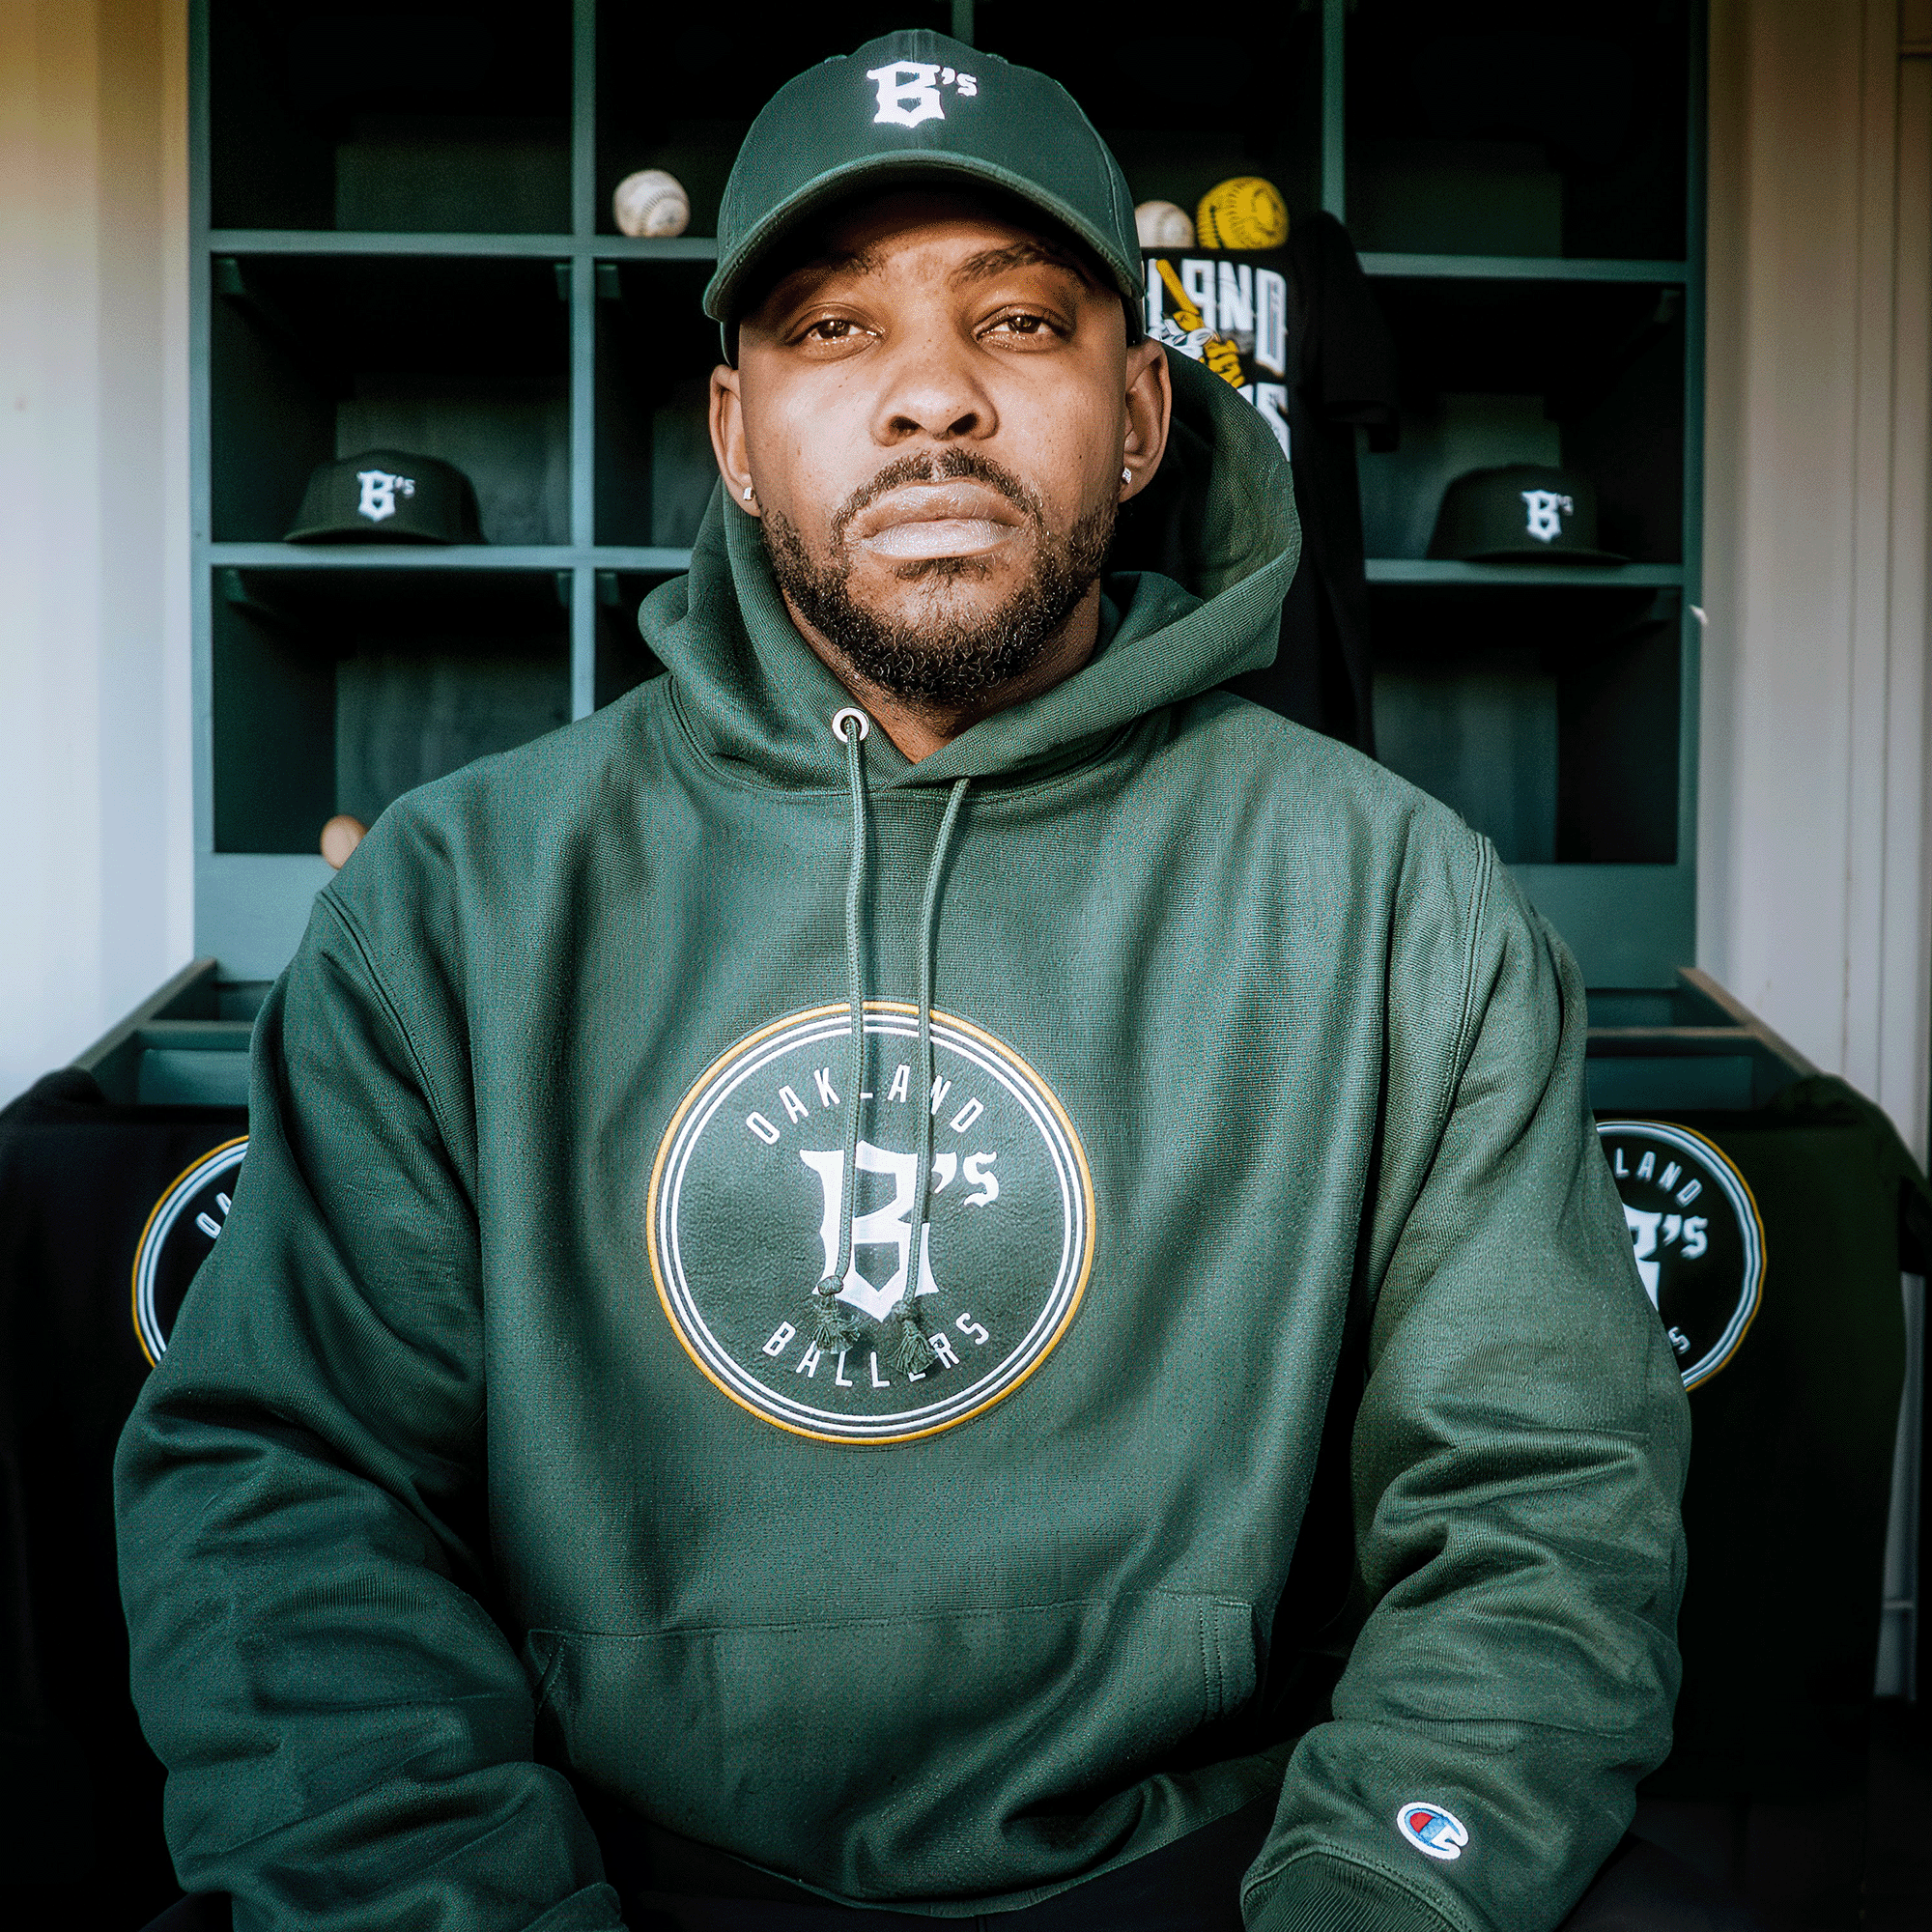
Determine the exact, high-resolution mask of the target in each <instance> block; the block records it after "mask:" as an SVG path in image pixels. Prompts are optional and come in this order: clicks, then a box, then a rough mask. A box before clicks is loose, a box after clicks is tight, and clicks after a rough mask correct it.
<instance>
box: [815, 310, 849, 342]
mask: <svg viewBox="0 0 1932 1932" xmlns="http://www.w3.org/2000/svg"><path fill="white" fill-rule="evenodd" d="M858 333H859V325H858V324H857V323H856V322H854V321H853V320H852V318H851V317H850V316H845V315H828V316H821V317H820V318H819V320H818V321H816V322H814V323H813V324H812V325H811V327H810V328H808V329H807V330H806V331H805V336H804V339H805V340H806V341H808V342H844V341H847V340H848V339H849V338H851V337H852V336H854V335H857V334H858Z"/></svg>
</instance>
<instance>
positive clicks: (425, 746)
mask: <svg viewBox="0 0 1932 1932" xmlns="http://www.w3.org/2000/svg"><path fill="white" fill-rule="evenodd" d="M566 588H567V580H566V581H565V582H564V583H563V584H560V583H559V582H558V580H557V576H556V574H555V573H554V572H550V571H480V570H479V571H469V570H438V571H405V570H394V569H385V570H375V569H371V570H355V569H327V570H321V569H319V570H312V571H310V570H281V569H277V570H222V571H219V572H217V573H216V581H215V583H214V586H213V590H214V595H213V599H212V606H213V672H214V676H213V789H214V849H215V850H216V851H217V852H284V853H313V852H314V851H315V849H316V841H317V839H318V838H319V837H320V835H321V832H322V827H323V825H324V823H325V821H326V820H327V819H328V818H329V817H331V816H332V815H333V814H334V813H336V812H338V811H347V812H352V813H354V815H355V817H357V818H359V819H361V820H362V821H363V822H364V823H365V824H368V823H372V822H373V821H374V820H375V818H376V816H377V814H378V813H380V812H381V811H382V810H384V807H385V806H388V805H389V804H391V803H393V802H394V800H396V799H397V798H399V797H400V796H401V795H402V794H403V793H404V792H406V791H408V790H410V789H411V788H412V786H414V785H419V784H424V783H427V782H428V781H430V780H431V779H435V778H440V777H441V776H442V775H443V774H444V773H445V772H453V771H456V770H457V769H459V768H460V767H461V766H463V765H467V764H469V762H470V761H471V760H472V759H475V758H480V757H483V756H485V755H486V754H488V753H492V752H501V751H507V750H509V749H510V748H511V747H512V746H514V745H520V744H523V743H525V742H526V740H528V739H530V738H534V737H538V736H541V735H542V734H543V733H544V732H545V731H549V730H553V729H554V728H555V727H556V726H558V725H564V724H567V723H568V722H569V718H570V634H569V623H568V613H567V610H566V603H565V597H564V594H563V593H564V591H565V589H566Z"/></svg>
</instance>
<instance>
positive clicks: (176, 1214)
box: [134, 1134, 248, 1368]
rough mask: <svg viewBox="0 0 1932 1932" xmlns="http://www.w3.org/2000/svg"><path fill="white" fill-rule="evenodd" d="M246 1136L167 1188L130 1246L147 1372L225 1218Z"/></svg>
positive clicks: (162, 1350) (138, 1337) (136, 1332)
mask: <svg viewBox="0 0 1932 1932" xmlns="http://www.w3.org/2000/svg"><path fill="white" fill-rule="evenodd" d="M247 1151H248V1136H247V1135H246V1134H242V1135H241V1137H240V1138H239V1139H236V1140H232V1141H223V1142H222V1143H221V1145H220V1146H219V1147H218V1148H211V1149H210V1150H209V1151H208V1152H207V1153H205V1154H203V1155H202V1157H201V1158H200V1159H199V1160H198V1161H196V1162H195V1163H194V1165H193V1166H192V1167H190V1168H188V1169H186V1170H185V1172H184V1173H182V1174H179V1175H177V1176H176V1177H175V1179H173V1180H171V1181H170V1182H169V1183H168V1188H167V1192H166V1193H164V1194H163V1195H162V1196H161V1198H160V1199H159V1200H158V1201H156V1203H155V1206H154V1209H153V1211H152V1212H151V1213H150V1214H149V1216H148V1225H147V1226H146V1227H145V1228H143V1229H142V1230H141V1238H140V1239H139V1240H138V1241H136V1242H135V1243H134V1336H135V1339H136V1340H137V1341H138V1342H139V1343H140V1345H141V1352H142V1353H143V1354H144V1355H146V1356H147V1358H148V1366H149V1367H150V1368H153V1367H154V1365H155V1364H156V1362H158V1361H159V1360H160V1359H161V1357H162V1356H163V1355H164V1354H166V1353H167V1351H168V1336H169V1334H170V1333H171V1332H172V1331H173V1329H174V1325H175V1316H176V1315H177V1313H179V1311H180V1309H181V1305H182V1296H183V1295H185V1293H187V1285H188V1283H189V1282H191V1281H192V1280H193V1279H194V1274H195V1270H196V1269H197V1268H198V1267H200V1265H201V1264H202V1263H203V1262H205V1261H206V1260H207V1259H208V1251H209V1249H210V1248H212V1247H213V1245H214V1243H215V1240H216V1238H217V1236H219V1235H220V1233H221V1226H222V1223H223V1222H224V1221H226V1220H227V1219H228V1204H229V1200H230V1197H231V1196H232V1195H233V1194H234V1191H235V1176H236V1172H237V1170H238V1169H239V1168H240V1167H241V1156H242V1155H243V1154H244V1153H246V1152H247Z"/></svg>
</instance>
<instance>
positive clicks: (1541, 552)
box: [1442, 544, 1630, 564]
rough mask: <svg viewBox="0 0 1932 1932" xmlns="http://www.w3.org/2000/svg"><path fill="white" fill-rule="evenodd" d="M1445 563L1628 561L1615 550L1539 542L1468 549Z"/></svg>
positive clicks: (1627, 558)
mask: <svg viewBox="0 0 1932 1932" xmlns="http://www.w3.org/2000/svg"><path fill="white" fill-rule="evenodd" d="M1442 561H1444V562H1445V563H1579V564H1580V563H1628V562H1629V561H1630V558H1629V557H1627V556H1620V555H1619V554H1617V553H1616V552H1615V551H1613V550H1550V549H1549V548H1548V546H1546V545H1542V544H1539V545H1538V546H1537V547H1536V548H1535V549H1533V550H1532V549H1531V548H1530V547H1529V546H1528V545H1526V544H1525V545H1523V546H1522V547H1521V548H1520V549H1518V548H1516V547H1515V546H1506V547H1504V548H1502V549H1499V550H1468V551H1463V552H1461V553H1459V554H1456V555H1454V556H1448V557H1444V558H1443V559H1442Z"/></svg>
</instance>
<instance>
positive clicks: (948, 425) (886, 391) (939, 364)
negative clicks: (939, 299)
mask: <svg viewBox="0 0 1932 1932" xmlns="http://www.w3.org/2000/svg"><path fill="white" fill-rule="evenodd" d="M977 360H978V352H977V350H976V349H975V347H974V345H973V344H972V342H971V341H970V340H968V339H965V338H963V337H962V336H961V335H960V333H959V331H958V329H957V328H956V327H952V325H951V324H950V323H948V322H940V321H937V320H934V321H931V322H928V323H926V324H924V325H923V326H915V327H904V328H901V329H899V330H897V331H895V337H894V339H893V341H892V342H891V343H889V344H888V345H887V353H886V356H885V358H884V361H883V363H882V365H880V375H881V380H880V384H879V389H878V395H877V400H876V405H875V409H874V412H873V421H872V436H873V439H874V440H875V441H877V442H879V443H880V444H881V445H883V446H886V447H893V446H895V445H897V444H901V443H904V442H907V441H910V440H914V439H915V438H919V437H927V438H930V439H931V440H933V441H935V442H957V441H962V440H974V441H978V440H982V439H984V438H986V437H989V436H991V435H992V434H993V432H994V431H995V430H996V429H997V428H998V427H999V416H998V412H997V411H996V409H995V407H994V404H993V399H992V397H991V395H990V394H989V393H988V392H987V389H986V386H985V384H984V382H983V381H982V380H981V374H980V370H979V369H978V368H977V367H976V366H975V364H976V362H977Z"/></svg>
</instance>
